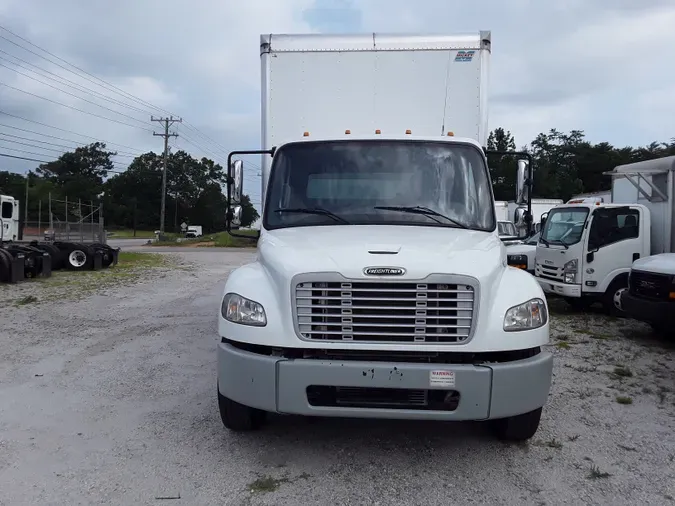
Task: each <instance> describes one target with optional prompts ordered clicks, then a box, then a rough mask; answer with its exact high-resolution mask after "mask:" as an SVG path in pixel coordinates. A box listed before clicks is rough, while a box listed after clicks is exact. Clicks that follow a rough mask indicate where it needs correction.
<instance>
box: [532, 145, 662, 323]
mask: <svg viewBox="0 0 675 506" xmlns="http://www.w3.org/2000/svg"><path fill="white" fill-rule="evenodd" d="M674 161H675V157H667V158H660V159H655V160H648V161H644V162H637V163H631V164H627V165H620V166H618V167H616V168H615V169H614V170H613V171H611V172H609V173H607V174H608V175H610V176H611V177H612V190H611V196H610V202H607V199H606V196H607V195H606V194H599V195H595V196H590V197H583V196H581V197H579V198H573V199H571V200H569V201H568V202H567V203H566V204H564V205H560V206H557V207H555V208H554V209H552V210H551V211H550V212H549V213H548V217H547V219H546V223H545V225H544V226H543V228H542V233H541V238H540V240H539V243H538V244H537V252H536V262H535V263H536V265H535V276H536V277H537V280H538V281H539V283H540V284H541V286H542V288H544V291H546V292H547V293H553V294H557V295H560V296H562V297H564V298H565V299H566V300H567V301H568V302H569V303H570V304H571V305H573V306H576V307H579V308H583V307H587V306H588V305H590V304H592V303H593V302H596V301H600V302H602V303H603V305H604V306H605V308H606V309H607V311H608V312H609V313H610V314H615V315H623V314H624V313H625V311H624V308H623V303H622V299H623V297H622V296H623V295H624V292H625V291H626V289H627V287H628V280H629V273H630V270H631V265H635V264H634V262H636V261H637V265H638V266H639V265H648V263H649V261H648V260H647V262H643V261H641V260H640V259H644V258H645V257H649V256H650V255H656V254H659V253H666V252H672V251H674V250H673V239H675V238H674V237H673V233H672V231H673V228H672V226H673V221H672V217H673V171H675V164H674ZM645 260H646V259H645ZM637 276H638V277H639V276H640V275H639V274H638V275H637ZM634 293H635V290H634ZM636 295H637V294H636ZM630 302H634V300H633V299H632V298H631V297H629V303H630ZM635 304H637V302H635ZM631 312H632V310H631Z"/></svg>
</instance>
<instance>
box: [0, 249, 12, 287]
mask: <svg viewBox="0 0 675 506" xmlns="http://www.w3.org/2000/svg"><path fill="white" fill-rule="evenodd" d="M11 279H12V255H11V254H10V253H9V252H8V251H5V250H4V249H1V248H0V282H2V283H7V282H9V281H10V280H11Z"/></svg>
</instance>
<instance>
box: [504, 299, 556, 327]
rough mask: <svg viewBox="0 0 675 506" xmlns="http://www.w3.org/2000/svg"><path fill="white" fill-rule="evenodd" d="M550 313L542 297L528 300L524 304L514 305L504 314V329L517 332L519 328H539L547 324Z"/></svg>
mask: <svg viewBox="0 0 675 506" xmlns="http://www.w3.org/2000/svg"><path fill="white" fill-rule="evenodd" d="M547 321H548V314H547V313H546V304H545V303H544V301H543V300H541V299H532V300H528V301H527V302H525V303H524V304H519V305H518V306H513V307H512V308H510V309H509V310H508V311H507V312H506V315H505V316H504V330H505V331H506V332H515V331H518V330H532V329H538V328H539V327H543V326H544V325H546V322H547Z"/></svg>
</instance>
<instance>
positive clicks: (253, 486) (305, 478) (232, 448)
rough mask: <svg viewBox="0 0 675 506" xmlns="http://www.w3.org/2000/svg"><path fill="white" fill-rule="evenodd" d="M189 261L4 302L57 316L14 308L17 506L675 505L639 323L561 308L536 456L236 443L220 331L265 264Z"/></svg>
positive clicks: (668, 444) (5, 415)
mask: <svg viewBox="0 0 675 506" xmlns="http://www.w3.org/2000/svg"><path fill="white" fill-rule="evenodd" d="M155 251H156V249H155V248H153V252H155ZM172 254H175V255H177V256H176V258H177V259H178V260H177V262H179V263H180V264H182V268H181V269H166V268H158V269H155V270H154V271H153V272H152V273H151V274H149V275H148V276H146V277H145V278H143V279H142V280H140V281H139V282H137V283H136V284H135V285H133V286H119V285H112V286H108V287H106V288H105V289H104V290H103V292H102V293H98V292H96V291H95V292H94V293H95V294H94V295H93V296H92V297H89V298H86V299H82V300H68V298H67V297H66V296H65V295H64V294H63V293H61V292H58V297H51V298H50V297H45V293H46V292H48V291H49V290H50V289H51V288H50V286H49V285H48V284H45V283H42V284H41V285H39V286H38V284H35V285H34V286H33V287H31V288H26V286H27V284H23V285H21V286H15V287H9V288H8V289H5V290H4V291H3V292H2V297H4V298H6V297H8V296H12V297H14V298H16V297H18V294H15V293H13V292H12V290H23V292H22V293H21V294H20V296H21V297H23V296H25V295H26V294H27V291H29V290H35V291H36V297H39V299H40V300H41V301H45V300H47V301H49V302H48V303H44V302H43V303H36V304H25V305H20V306H17V305H15V304H8V305H5V306H3V307H0V321H1V322H2V326H1V327H0V344H1V346H0V504H3V505H5V504H6V505H12V506H13V505H43V504H49V505H64V504H68V505H70V504H134V505H137V504H139V505H145V504H171V505H173V504H176V505H179V504H186V505H188V504H189V505H201V504H233V505H239V504H241V505H253V504H270V505H272V504H274V505H278V504H303V503H304V504H359V505H360V504H382V505H390V504H406V505H408V504H424V505H427V504H505V505H507V504H508V505H512V504H612V505H617V504H641V505H642V504H659V505H663V504H670V503H674V502H675V499H673V497H674V496H675V393H673V390H675V382H674V381H673V378H675V362H674V361H673V355H674V354H675V349H674V348H673V347H668V346H666V345H665V344H664V343H663V342H659V341H657V340H655V339H654V338H652V337H651V335H650V332H649V331H648V329H647V328H646V327H645V326H644V325H642V324H640V323H637V322H633V321H628V320H610V319H609V318H606V317H604V316H602V315H600V314H595V313H591V314H572V313H569V312H566V309H565V305H564V304H560V303H557V301H556V302H554V301H552V302H551V306H552V309H553V310H555V311H554V314H553V316H552V321H553V328H554V332H553V342H552V345H551V348H552V349H553V350H554V352H555V354H556V358H557V360H556V364H555V371H554V373H555V378H554V385H553V390H552V393H551V397H550V401H549V404H548V405H547V407H546V408H545V409H544V416H543V419H542V424H541V426H540V430H539V432H538V433H537V435H536V436H535V438H533V440H531V441H530V442H528V443H526V444H521V445H507V444H503V443H500V442H497V441H495V440H494V438H493V437H492V435H491V434H490V432H489V431H488V430H487V427H486V426H485V425H484V424H443V423H419V422H397V421H384V422H382V421H373V420H338V419H320V420H310V419H302V418H298V417H271V423H270V425H268V426H267V427H266V428H265V429H264V430H263V431H261V432H257V433H252V434H233V433H229V432H227V431H226V430H225V429H224V428H223V427H222V425H221V422H220V419H219V417H218V412H217V406H216V400H215V389H216V384H215V359H216V357H215V346H216V344H215V343H216V341H215V340H214V339H213V337H214V336H215V332H216V327H215V314H216V311H217V308H218V304H219V295H220V293H221V289H222V285H223V282H224V279H225V278H226V277H227V274H228V272H229V271H230V270H231V269H233V268H234V267H236V266H237V265H240V264H242V263H245V262H247V261H250V260H251V259H252V258H253V255H254V254H253V253H252V252H250V251H241V250H240V251H231V250H230V251H214V250H211V251H198V252H195V251H190V252H180V251H175V253H172ZM178 497H180V498H178ZM163 499H164V500H163Z"/></svg>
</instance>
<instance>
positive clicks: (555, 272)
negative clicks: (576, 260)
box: [534, 262, 563, 281]
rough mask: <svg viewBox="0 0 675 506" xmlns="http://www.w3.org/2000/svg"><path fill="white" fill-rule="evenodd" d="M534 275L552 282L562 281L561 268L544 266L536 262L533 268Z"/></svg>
mask: <svg viewBox="0 0 675 506" xmlns="http://www.w3.org/2000/svg"><path fill="white" fill-rule="evenodd" d="M534 275H535V276H538V277H540V278H546V279H550V280H552V281H562V280H563V269H562V267H554V266H552V265H546V264H542V263H539V262H537V263H536V264H535V267H534Z"/></svg>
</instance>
